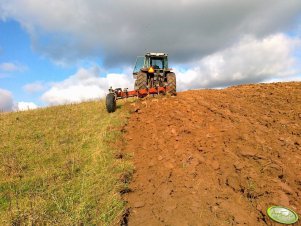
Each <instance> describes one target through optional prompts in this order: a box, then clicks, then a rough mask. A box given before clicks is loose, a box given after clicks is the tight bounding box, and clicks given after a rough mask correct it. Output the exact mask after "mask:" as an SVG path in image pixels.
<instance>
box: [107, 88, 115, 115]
mask: <svg viewBox="0 0 301 226" xmlns="http://www.w3.org/2000/svg"><path fill="white" fill-rule="evenodd" d="M106 107H107V111H108V112H109V113H112V112H114V111H115V110H116V99H115V94H114V93H109V94H108V95H107V97H106Z"/></svg>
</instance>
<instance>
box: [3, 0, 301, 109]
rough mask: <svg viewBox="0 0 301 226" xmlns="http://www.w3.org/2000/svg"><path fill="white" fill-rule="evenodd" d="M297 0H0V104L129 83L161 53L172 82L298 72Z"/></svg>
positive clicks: (24, 103) (190, 85)
mask: <svg viewBox="0 0 301 226" xmlns="http://www.w3.org/2000/svg"><path fill="white" fill-rule="evenodd" d="M300 50H301V1H300V0H286V1H283V0H265V1H262V0H249V1H241V0H164V1H162V0H161V1H159V0H153V1H141V0H115V1H104V0H89V1H86V0H64V1H62V0H52V1H46V0H0V111H13V110H27V109H34V108H37V107H43V106H52V105H59V104H65V103H73V102H81V101H86V100H90V99H96V98H101V97H104V96H105V95H106V93H107V91H108V88H109V87H110V86H113V87H115V88H119V87H122V88H126V87H127V88H129V89H131V88H133V84H134V80H133V77H132V70H133V67H134V64H135V59H136V56H141V55H144V54H145V53H146V52H166V53H168V54H169V61H170V63H169V65H170V66H171V67H172V68H173V69H174V71H175V72H176V75H177V89H178V90H179V91H183V90H188V89H203V88H221V87H227V86H231V85H237V84H245V83H260V82H277V81H301V51H300Z"/></svg>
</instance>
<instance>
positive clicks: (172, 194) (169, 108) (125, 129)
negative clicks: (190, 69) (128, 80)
mask: <svg viewBox="0 0 301 226" xmlns="http://www.w3.org/2000/svg"><path fill="white" fill-rule="evenodd" d="M0 123H1V127H0V158H1V167H0V193H1V196H0V222H1V225H24V224H27V225H105V226H108V225H122V226H127V225H129V226H136V225H144V226H148V225H150V226H153V225H155V226H161V225H162V226H168V225H171V226H190V225H191V226H198V225H199V226H228V225H233V226H234V225H250V226H253V225H256V226H265V225H277V224H276V223H274V222H272V221H271V219H269V217H268V216H267V214H266V210H267V208H268V207H269V206H271V205H283V206H286V207H289V208H291V209H293V210H294V211H296V212H297V213H298V214H299V215H300V213H301V202H300V200H301V83H300V82H291V83H272V84H254V85H253V84H250V85H241V86H234V87H229V88H226V89H221V90H212V89H211V90H190V91H185V92H180V93H178V95H177V96H176V97H170V96H161V97H159V98H145V99H143V100H140V101H133V102H132V101H130V103H124V102H122V101H120V102H119V106H118V108H117V111H116V112H115V113H112V114H108V113H107V112H106V110H105V106H104V102H102V101H95V102H86V103H81V104H74V105H65V106H57V107H49V108H44V109H38V110H33V111H26V112H15V113H2V114H0ZM295 225H296V226H297V225H300V221H299V222H298V223H296V224H295ZM295 225H294V226H295Z"/></svg>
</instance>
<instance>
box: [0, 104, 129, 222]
mask: <svg viewBox="0 0 301 226" xmlns="http://www.w3.org/2000/svg"><path fill="white" fill-rule="evenodd" d="M127 117H128V113H127V111H126V110H124V109H123V108H122V106H121V109H118V110H117V112H115V113H113V114H108V113H107V112H106V110H105V106H104V102H101V101H98V102H87V103H81V104H74V105H65V106H57V107H50V108H45V109H38V110H33V111H26V112H14V113H2V114H0V125H1V127H0V160H1V165H0V224H1V225H12V224H14V225H18V224H22V225H23V224H29V225H32V224H38V225H40V224H49V225H75V224H76V225H78V224H82V223H83V224H85V225H86V224H88V225H112V224H116V223H117V222H118V219H119V218H120V216H121V214H122V213H123V211H124V205H125V204H124V202H123V201H122V200H121V197H120V194H119V193H120V190H121V189H123V187H124V186H126V185H125V184H123V182H122V180H120V179H119V178H121V177H122V175H126V174H130V173H131V172H132V165H131V164H130V163H129V161H127V160H126V159H124V158H123V159H116V158H115V153H116V152H118V151H120V150H118V148H119V147H120V145H119V147H118V145H116V143H118V142H120V141H121V140H122V137H121V136H122V132H121V127H122V126H123V125H124V124H125V122H126V120H127ZM114 143H115V145H111V144H114Z"/></svg>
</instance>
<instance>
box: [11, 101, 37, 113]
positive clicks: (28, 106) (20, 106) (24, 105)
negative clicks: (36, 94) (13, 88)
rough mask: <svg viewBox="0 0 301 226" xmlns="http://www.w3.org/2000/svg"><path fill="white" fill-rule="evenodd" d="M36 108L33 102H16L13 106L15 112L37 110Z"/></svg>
mask: <svg viewBox="0 0 301 226" xmlns="http://www.w3.org/2000/svg"><path fill="white" fill-rule="evenodd" d="M37 108H38V106H37V105H36V104H35V103H33V102H18V103H17V104H16V106H15V110H16V111H27V110H33V109H37Z"/></svg>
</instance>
